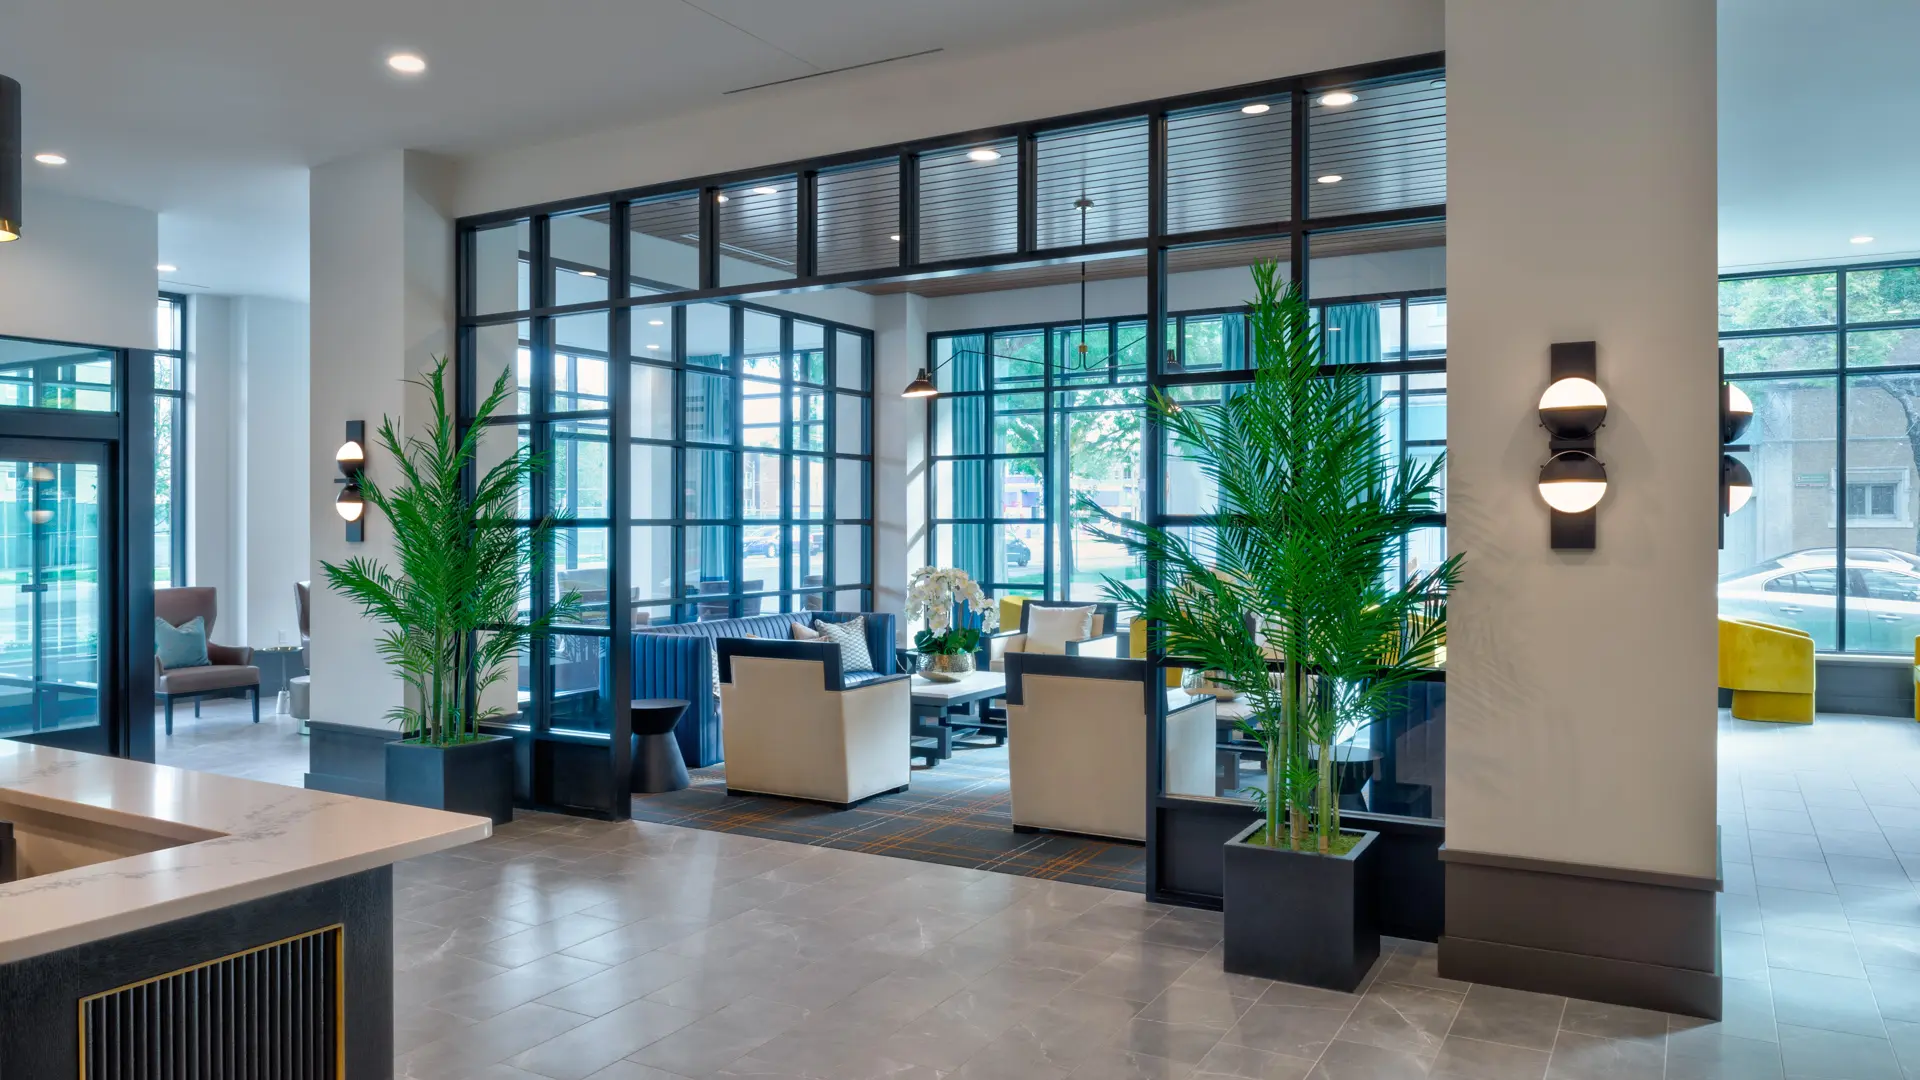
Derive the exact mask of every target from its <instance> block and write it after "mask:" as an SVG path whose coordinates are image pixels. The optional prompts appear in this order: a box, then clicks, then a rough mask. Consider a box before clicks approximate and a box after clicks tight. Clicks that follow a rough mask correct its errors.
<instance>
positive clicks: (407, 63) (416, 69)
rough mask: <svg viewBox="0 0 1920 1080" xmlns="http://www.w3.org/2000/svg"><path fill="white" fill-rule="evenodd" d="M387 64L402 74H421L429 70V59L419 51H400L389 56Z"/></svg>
mask: <svg viewBox="0 0 1920 1080" xmlns="http://www.w3.org/2000/svg"><path fill="white" fill-rule="evenodd" d="M387 66H388V67H390V68H392V69H393V70H395V71H397V72H399V73H400V74H402V75H420V74H423V73H424V72H425V71H426V70H427V61H426V59H425V58H423V57H422V56H420V54H418V53H409V52H400V53H394V54H393V55H392V56H389V57H387Z"/></svg>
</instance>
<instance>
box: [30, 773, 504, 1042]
mask: <svg viewBox="0 0 1920 1080" xmlns="http://www.w3.org/2000/svg"><path fill="white" fill-rule="evenodd" d="M0 821H6V822H9V823H10V824H11V826H12V828H11V833H12V852H11V859H10V864H11V875H12V878H13V880H10V881H6V882H4V883H0V1080H17V1078H32V1080H54V1078H60V1080H64V1078H68V1077H77V1078H79V1080H120V1078H133V1077H140V1078H151V1080H188V1078H198V1077H210V1076H219V1077H228V1078H232V1080H251V1078H261V1080H267V1078H274V1080H281V1078H286V1080H309V1078H311V1080H322V1078H325V1080H339V1078H345V1077H351V1078H353V1080H361V1078H365V1077H372V1078H383V1077H391V1076H392V1074H393V872H392V864H393V863H395V862H397V861H399V860H402V859H407V858H411V857H413V856H417V855H425V854H428V853H430V852H435V851H441V850H444V849H446V848H450V847H455V846H458V845H460V844H465V843H468V842H471V841H474V840H479V839H482V838H484V837H486V836H487V835H488V834H489V832H490V831H491V826H490V825H489V823H488V822H487V821H486V820H485V819H483V818H475V817H466V816H464V815H459V814H446V813H441V812H439V811H435V810H424V809H420V808H417V807H411V806H401V805H396V804H393V803H384V802H371V801H367V800H362V799H356V798H352V797H350V796H344V795H334V794H329V793H326V792H318V791H307V790H303V789H300V788H289V787H281V786H279V785H276V784H265V783H260V782H257V781H252V780H240V779H235V778H232V777H225V776H215V775H211V774H207V773H195V772H187V771H185V770H182V769H174V768H168V767H165V766H157V765H148V764H144V763H141V762H134V761H123V760H119V759H116V758H106V757H97V756H94V755H90V754H81V753H75V752H72V751H66V750H56V749H51V748H48V747H43V746H33V745H28V744H25V743H14V742H7V741H3V740H0Z"/></svg>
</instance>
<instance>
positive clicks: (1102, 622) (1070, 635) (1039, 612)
mask: <svg viewBox="0 0 1920 1080" xmlns="http://www.w3.org/2000/svg"><path fill="white" fill-rule="evenodd" d="M1074 608H1092V609H1093V613H1092V614H1093V618H1092V621H1091V622H1090V623H1089V624H1088V630H1087V633H1086V634H1085V635H1081V634H1079V633H1077V632H1075V630H1076V629H1077V628H1070V629H1068V630H1066V631H1063V630H1062V629H1061V626H1060V624H1061V623H1062V622H1063V621H1069V620H1071V618H1072V615H1071V610H1072V609H1074ZM1002 610H1005V609H1004V607H1003V608H1002ZM1121 636H1122V630H1121V627H1120V609H1119V606H1118V605H1115V604H1102V603H1095V602H1093V601H1077V600H1028V601H1027V602H1026V603H1024V604H1022V605H1020V629H1018V630H1003V631H1002V632H1001V633H998V634H994V635H993V636H992V637H989V638H987V640H986V642H985V647H984V648H983V649H982V650H981V653H982V656H983V658H984V659H985V661H986V666H987V668H988V669H989V670H992V671H1005V670H1006V657H1007V654H1008V653H1033V654H1045V655H1056V656H1112V657H1118V656H1122V655H1124V654H1125V652H1126V649H1125V648H1124V647H1123V646H1122V645H1121V643H1120V638H1121Z"/></svg>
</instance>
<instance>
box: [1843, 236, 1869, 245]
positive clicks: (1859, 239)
mask: <svg viewBox="0 0 1920 1080" xmlns="http://www.w3.org/2000/svg"><path fill="white" fill-rule="evenodd" d="M1847 243H1849V244H1871V243H1873V237H1871V236H1849V237H1847Z"/></svg>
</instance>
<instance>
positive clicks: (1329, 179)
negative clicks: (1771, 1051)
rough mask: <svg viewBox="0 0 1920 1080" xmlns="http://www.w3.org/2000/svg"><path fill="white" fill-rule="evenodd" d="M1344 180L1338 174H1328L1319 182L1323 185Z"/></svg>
mask: <svg viewBox="0 0 1920 1080" xmlns="http://www.w3.org/2000/svg"><path fill="white" fill-rule="evenodd" d="M1345 179H1346V177H1344V176H1341V175H1340V174H1339V173H1328V174H1327V175H1325V176H1322V177H1320V182H1321V183H1323V184H1337V183H1339V182H1340V181H1342V180H1345Z"/></svg>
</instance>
